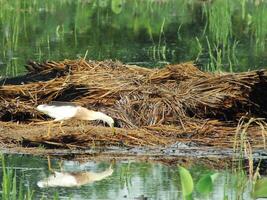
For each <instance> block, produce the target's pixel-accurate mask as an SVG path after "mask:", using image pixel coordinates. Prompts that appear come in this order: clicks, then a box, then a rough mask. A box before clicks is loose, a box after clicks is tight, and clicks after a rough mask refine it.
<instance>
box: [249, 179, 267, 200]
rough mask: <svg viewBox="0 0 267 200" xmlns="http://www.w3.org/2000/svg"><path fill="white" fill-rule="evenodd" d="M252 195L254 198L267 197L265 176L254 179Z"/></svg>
mask: <svg viewBox="0 0 267 200" xmlns="http://www.w3.org/2000/svg"><path fill="white" fill-rule="evenodd" d="M252 196H253V197H254V198H264V197H265V198H266V197H267V178H261V179H258V180H256V182H255V185H254V187H253V192H252Z"/></svg>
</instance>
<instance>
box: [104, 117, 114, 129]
mask: <svg viewBox="0 0 267 200" xmlns="http://www.w3.org/2000/svg"><path fill="white" fill-rule="evenodd" d="M106 123H107V124H108V125H109V126H110V127H111V128H114V120H113V118H111V117H107V118H106Z"/></svg>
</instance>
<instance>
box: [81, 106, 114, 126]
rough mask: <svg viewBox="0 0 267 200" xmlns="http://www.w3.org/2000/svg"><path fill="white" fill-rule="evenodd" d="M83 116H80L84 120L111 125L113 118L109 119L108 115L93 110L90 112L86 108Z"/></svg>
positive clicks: (83, 110)
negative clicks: (99, 121) (98, 121)
mask: <svg viewBox="0 0 267 200" xmlns="http://www.w3.org/2000/svg"><path fill="white" fill-rule="evenodd" d="M81 111H82V113H81V115H80V116H79V117H80V118H81V119H83V120H102V121H104V122H106V123H108V124H110V122H111V120H112V118H111V117H109V116H108V115H106V114H104V113H102V112H97V111H93V110H88V109H86V108H83V109H82V110H81Z"/></svg>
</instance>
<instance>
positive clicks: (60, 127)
mask: <svg viewBox="0 0 267 200" xmlns="http://www.w3.org/2000/svg"><path fill="white" fill-rule="evenodd" d="M62 124H63V121H60V124H59V129H60V130H61V132H62V133H63V134H65V132H64V130H63V128H62Z"/></svg>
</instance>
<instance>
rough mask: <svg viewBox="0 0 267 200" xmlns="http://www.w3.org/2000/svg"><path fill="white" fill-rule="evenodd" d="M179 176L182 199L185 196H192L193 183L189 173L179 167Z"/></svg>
mask: <svg viewBox="0 0 267 200" xmlns="http://www.w3.org/2000/svg"><path fill="white" fill-rule="evenodd" d="M179 174H180V179H181V185H182V193H183V197H184V198H185V197H186V196H190V195H191V194H192V192H193V188H194V182H193V179H192V176H191V174H190V172H189V171H188V170H187V169H185V168H183V167H181V166H179Z"/></svg>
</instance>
